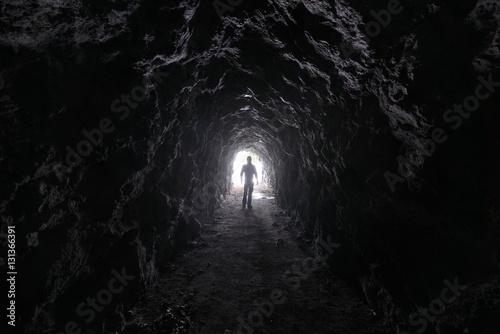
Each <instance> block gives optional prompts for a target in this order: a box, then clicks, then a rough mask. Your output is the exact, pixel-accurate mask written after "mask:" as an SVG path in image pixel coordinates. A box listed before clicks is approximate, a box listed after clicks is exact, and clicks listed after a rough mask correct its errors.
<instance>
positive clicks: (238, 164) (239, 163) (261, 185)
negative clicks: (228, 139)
mask: <svg viewBox="0 0 500 334" xmlns="http://www.w3.org/2000/svg"><path fill="white" fill-rule="evenodd" d="M248 156H250V157H252V164H253V165H255V168H256V169H257V176H258V178H257V180H258V185H257V184H255V186H254V192H253V196H254V197H257V196H259V197H260V196H263V195H264V194H266V195H270V194H271V193H272V188H271V185H270V184H269V177H268V172H267V168H266V165H265V163H264V161H263V159H262V157H261V156H260V155H259V154H257V153H255V152H252V151H239V152H238V153H236V156H235V158H234V161H233V174H232V176H231V194H232V195H236V196H243V184H242V183H241V178H240V173H241V168H242V167H243V165H245V164H246V163H247V157H248Z"/></svg>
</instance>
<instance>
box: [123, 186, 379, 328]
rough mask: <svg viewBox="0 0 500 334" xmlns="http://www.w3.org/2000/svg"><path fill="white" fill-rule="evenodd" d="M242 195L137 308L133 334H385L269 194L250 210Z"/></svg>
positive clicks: (263, 191) (261, 194)
mask: <svg viewBox="0 0 500 334" xmlns="http://www.w3.org/2000/svg"><path fill="white" fill-rule="evenodd" d="M240 192H241V190H240V189H236V191H233V195H230V196H228V197H227V198H226V199H225V200H224V202H223V203H222V206H221V207H220V208H219V209H218V210H217V211H216V213H215V216H214V217H213V220H212V222H211V223H205V224H204V225H203V227H202V236H201V238H200V239H199V240H197V241H196V242H195V243H193V245H192V246H191V247H190V249H189V250H187V251H185V252H184V253H183V254H179V255H177V256H176V257H175V258H174V259H173V260H172V261H171V262H170V263H169V264H168V265H167V266H166V267H165V268H164V270H163V272H162V273H161V274H160V277H159V280H158V283H157V285H156V286H155V287H153V288H152V289H151V291H149V292H148V294H147V296H146V298H144V300H142V301H141V303H140V304H139V305H138V306H137V307H136V308H135V309H134V310H133V312H132V313H133V318H135V319H139V321H136V322H135V323H134V324H132V325H131V326H130V327H129V328H128V330H127V331H128V332H130V333H132V332H135V333H138V332H140V333H220V334H229V333H308V334H309V333H339V334H346V333H356V334H359V333H370V334H373V333H387V330H386V329H384V328H383V326H382V325H381V323H380V320H378V317H376V315H375V314H374V312H373V311H372V310H370V309H369V307H368V306H367V305H366V304H365V303H364V302H363V301H362V300H361V299H360V298H359V297H358V296H357V295H356V294H355V293H354V292H353V291H352V290H350V289H349V288H348V287H347V286H346V285H345V284H344V283H343V282H342V281H341V280H339V279H338V278H335V277H334V276H333V275H332V274H331V273H330V271H328V270H327V269H326V268H325V267H324V264H321V263H320V262H318V261H313V260H312V257H313V252H312V250H311V249H310V248H309V247H308V246H305V245H304V244H303V243H301V242H300V241H298V240H300V238H298V235H297V234H298V232H299V231H298V230H297V229H296V227H295V226H292V225H293V224H292V223H290V219H289V218H288V217H286V216H285V213H284V212H283V211H282V210H281V209H280V208H279V207H277V206H276V205H275V204H274V197H273V194H272V191H271V190H270V189H268V188H263V187H256V188H255V190H254V195H253V203H252V204H253V208H252V209H243V208H242V203H241V194H240ZM307 258H309V260H308V261H305V260H306V259H307ZM303 266H305V267H303ZM315 267H318V268H315ZM304 268H305V269H304ZM311 268H312V269H315V270H312V269H311ZM294 271H296V272H297V273H294Z"/></svg>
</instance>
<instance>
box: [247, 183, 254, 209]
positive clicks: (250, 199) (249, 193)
mask: <svg viewBox="0 0 500 334" xmlns="http://www.w3.org/2000/svg"><path fill="white" fill-rule="evenodd" d="M252 193H253V182H252V183H250V184H249V185H248V207H249V208H251V207H252Z"/></svg>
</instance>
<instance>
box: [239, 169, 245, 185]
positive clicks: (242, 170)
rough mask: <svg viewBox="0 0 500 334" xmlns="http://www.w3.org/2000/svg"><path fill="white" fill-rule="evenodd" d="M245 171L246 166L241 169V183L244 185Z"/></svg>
mask: <svg viewBox="0 0 500 334" xmlns="http://www.w3.org/2000/svg"><path fill="white" fill-rule="evenodd" d="M244 171H245V166H243V167H241V173H240V182H241V183H243V172H244Z"/></svg>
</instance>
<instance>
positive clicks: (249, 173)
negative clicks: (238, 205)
mask: <svg viewBox="0 0 500 334" xmlns="http://www.w3.org/2000/svg"><path fill="white" fill-rule="evenodd" d="M247 162H248V163H247V164H246V165H243V167H242V168H241V173H240V178H241V182H243V173H245V185H244V187H243V207H245V205H246V204H247V193H248V208H249V209H251V208H252V192H253V175H254V174H255V181H257V185H258V184H259V181H258V179H257V169H256V168H255V166H254V165H252V157H250V156H249V157H247Z"/></svg>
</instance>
